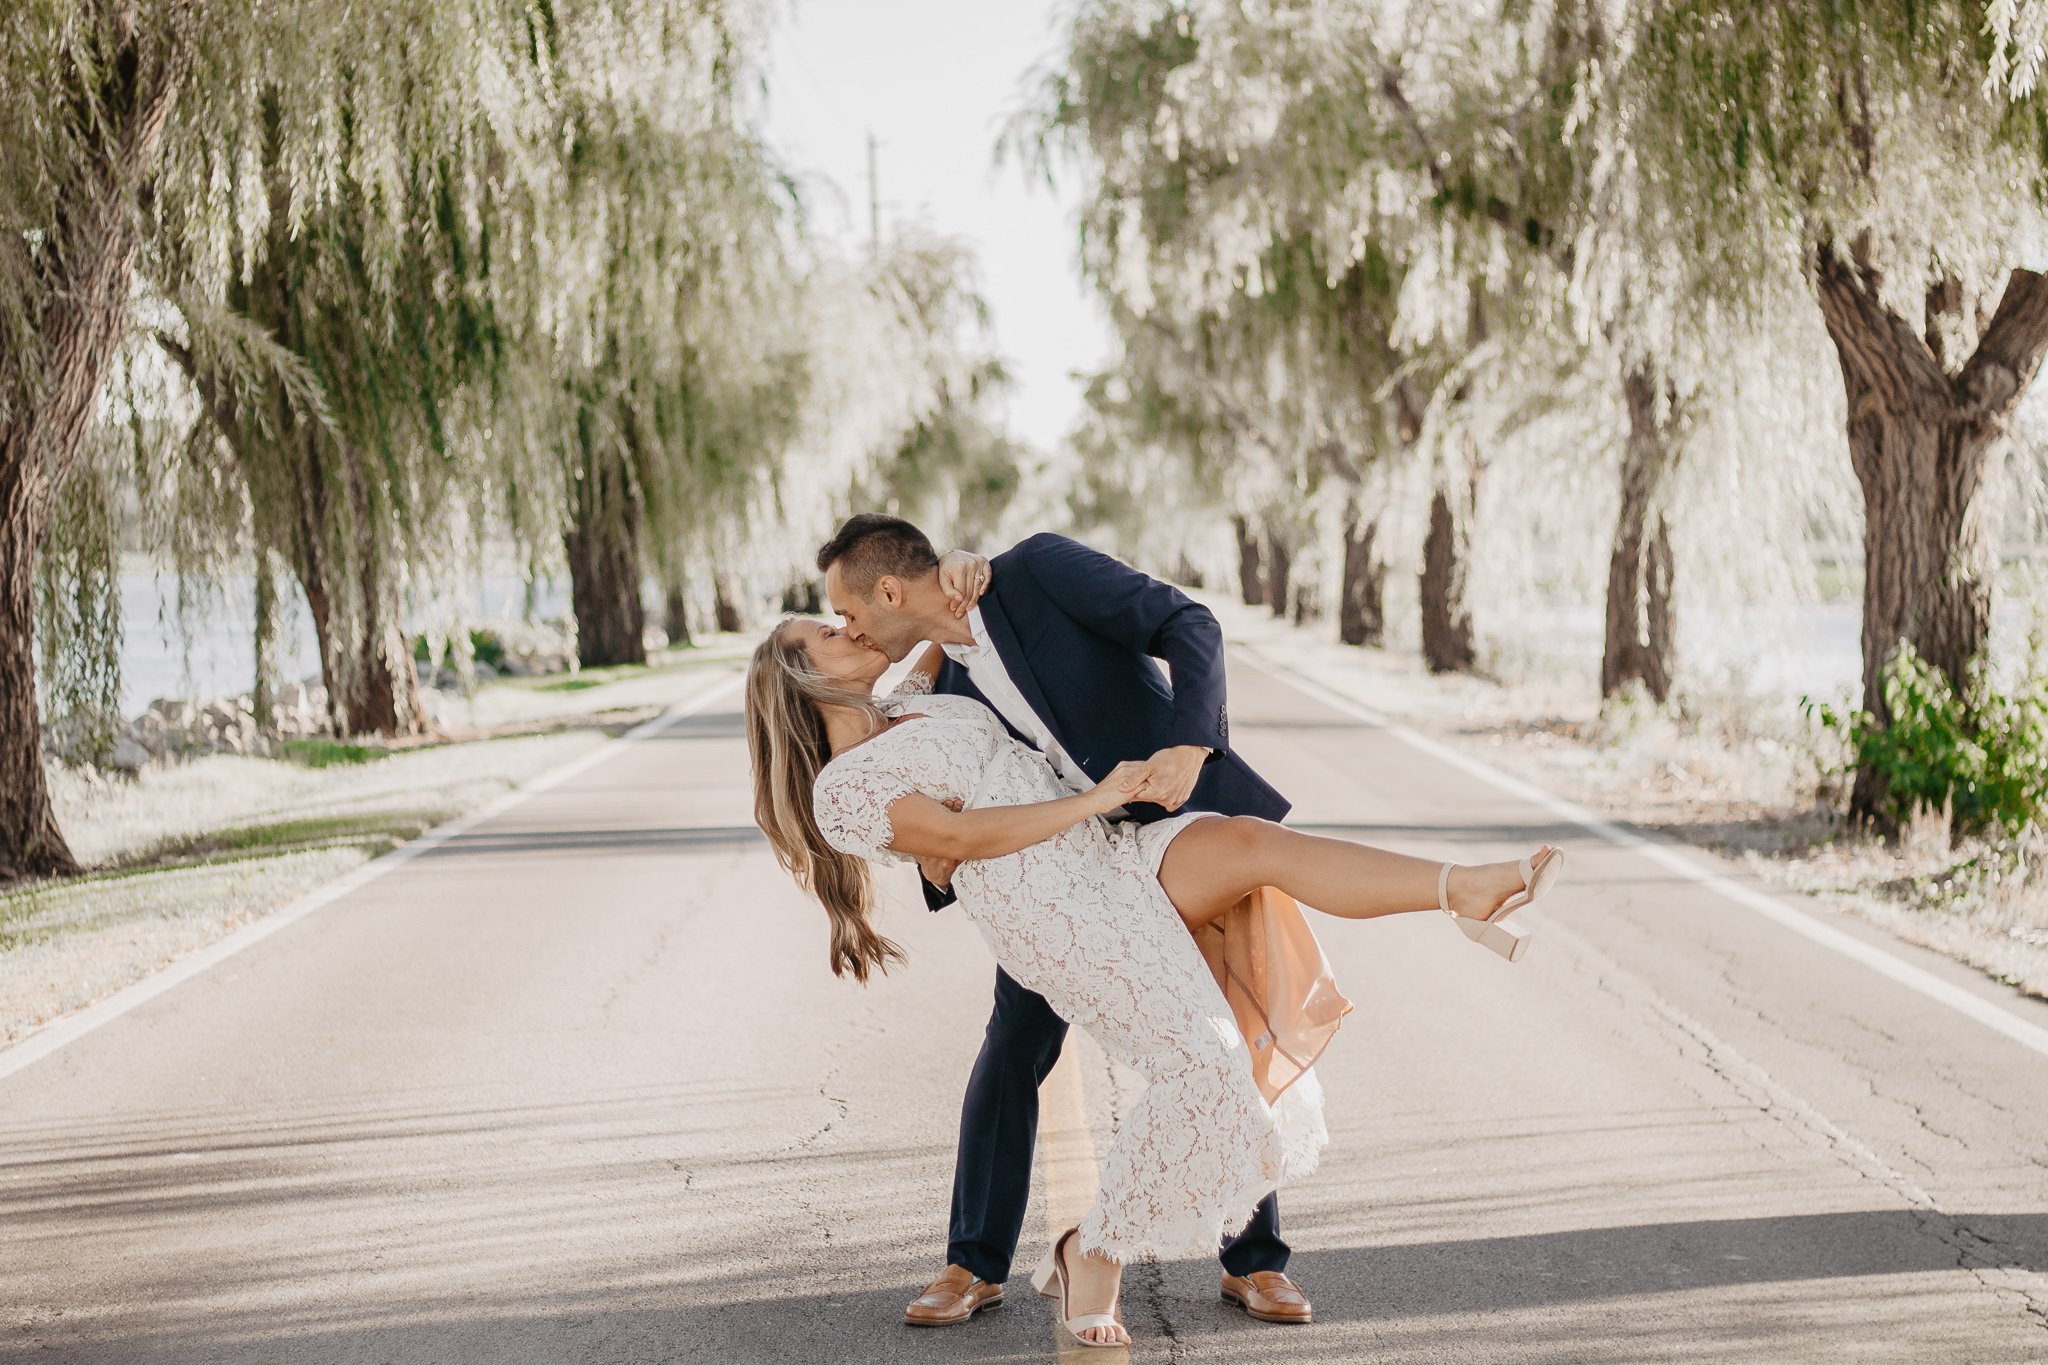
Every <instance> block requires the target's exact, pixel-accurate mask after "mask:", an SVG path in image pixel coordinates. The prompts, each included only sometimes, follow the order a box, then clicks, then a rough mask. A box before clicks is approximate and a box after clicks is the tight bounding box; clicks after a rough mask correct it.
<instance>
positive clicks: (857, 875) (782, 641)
mask: <svg viewBox="0 0 2048 1365" xmlns="http://www.w3.org/2000/svg"><path fill="white" fill-rule="evenodd" d="M801 619H802V618H800V617H796V616H785V617H784V618H782V621H781V622H780V623H779V624H778V625H777V626H776V627H775V629H774V630H772V631H770V632H769V634H768V638H767V639H765V640H763V641H762V642H761V646H760V648H758V649H756V650H755V651H754V661H753V663H752V664H750V665H749V666H748V668H747V751H748V753H749V755H750V756H751V757H752V759H753V764H754V822H755V823H756V824H758V825H760V826H761V832H762V833H764V834H766V835H767V836H768V844H769V847H771V848H773V849H774V850H775V860H776V861H777V862H779V863H781V864H782V866H783V868H784V869H785V870H787V871H788V873H789V874H790V875H791V876H792V877H795V878H796V881H797V885H799V886H801V887H802V888H803V889H804V890H806V891H808V892H810V893H811V894H812V895H814V896H816V897H817V898H818V899H819V900H820V901H821V902H823V903H824V906H825V913H826V914H827V915H828V916H830V917H831V920H832V974H833V975H834V976H845V975H847V974H848V973H852V975H853V979H854V980H856V981H858V982H860V983H861V984H862V985H866V984H867V979H868V973H869V971H871V970H873V971H880V972H882V973H884V974H885V975H886V974H887V972H888V970H889V964H890V963H892V962H903V961H906V960H907V959H906V958H905V957H904V956H903V950H902V949H901V948H899V947H897V946H896V945H895V944H894V943H891V942H890V941H889V940H888V939H886V938H883V937H882V936H881V935H880V934H878V933H876V932H875V926H874V924H873V923H872V922H871V921H872V917H873V914H874V909H875V886H874V879H873V878H872V876H870V874H869V870H868V862H867V859H865V858H860V857H856V856H854V855H853V854H851V853H841V852H840V851H839V850H838V849H836V848H834V847H832V845H830V844H828V843H826V842H825V836H824V835H823V834H821V833H820V832H819V831H818V820H817V816H816V814H815V813H814V812H813V810H812V808H811V784H812V783H813V782H815V781H817V779H818V772H819V770H820V769H822V768H823V767H824V766H825V765H826V764H827V763H828V762H830V761H831V759H832V745H831V742H830V741H829V740H828V739H827V738H826V734H825V713H824V711H823V709H822V708H823V707H825V706H850V707H853V708H854V709H856V710H860V711H865V712H867V713H868V716H869V718H870V719H871V720H872V721H873V722H874V724H875V725H876V727H878V728H879V727H880V726H882V725H884V724H886V723H887V721H888V717H887V716H886V715H885V714H884V713H883V711H882V708H881V707H880V706H878V705H876V704H875V700H874V698H873V697H870V696H869V695H867V694H866V693H864V692H859V691H856V690H854V689H852V688H849V687H847V686H846V685H845V684H843V683H841V682H839V681H838V680H836V679H834V678H831V677H828V676H827V675H826V674H824V673H821V672H819V671H818V668H817V666H816V665H815V664H813V663H812V662H811V656H810V655H809V654H807V653H805V651H804V647H803V645H802V644H801V643H800V642H798V641H796V640H792V639H788V638H786V636H787V633H788V629H789V626H790V624H791V623H792V622H795V621H798V620H801Z"/></svg>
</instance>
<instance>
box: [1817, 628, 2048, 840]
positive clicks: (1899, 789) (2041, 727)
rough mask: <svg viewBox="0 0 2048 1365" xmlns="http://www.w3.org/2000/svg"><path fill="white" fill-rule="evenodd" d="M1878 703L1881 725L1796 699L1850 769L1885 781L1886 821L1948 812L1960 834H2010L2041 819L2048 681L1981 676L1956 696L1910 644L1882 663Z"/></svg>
mask: <svg viewBox="0 0 2048 1365" xmlns="http://www.w3.org/2000/svg"><path fill="white" fill-rule="evenodd" d="M1885 702H1886V705H1888V706H1889V707H1890V709H1891V713H1892V723H1891V724H1890V725H1888V726H1879V725H1877V724H1876V723H1875V719H1874V717H1872V716H1871V715H1870V714H1869V713H1868V712H1862V713H1857V714H1853V715H1852V714H1847V713H1844V712H1840V711H1837V710H1835V709H1834V708H1833V707H1831V706H1829V705H1827V704H1826V703H1819V702H1814V701H1812V700H1810V699H1803V700H1802V703H1801V704H1802V705H1803V706H1804V707H1805V709H1806V712H1807V714H1808V715H1809V716H1810V717H1812V718H1813V719H1815V720H1817V721H1819V723H1820V724H1821V725H1822V726H1823V727H1825V728H1827V729H1829V730H1832V731H1834V732H1835V733H1837V734H1839V735H1840V736H1841V737H1842V738H1843V740H1844V741H1845V743H1846V746H1847V749H1848V752H1849V754H1850V756H1851V758H1850V763H1849V765H1848V766H1849V769H1850V770H1851V771H1854V770H1855V769H1858V768H1868V769H1870V770H1872V771H1874V772H1876V773H1877V774H1878V775H1879V776H1880V777H1881V778H1882V779H1883V781H1884V784H1885V790H1886V801H1887V807H1888V813H1889V814H1890V815H1891V816H1892V818H1893V819H1895V820H1898V821H1901V822H1904V821H1906V820H1908V819H1910V818H1911V816H1912V815H1913V813H1914V812H1915V811H1918V810H1923V809H1924V810H1936V811H1939V810H1947V811H1948V812H1949V814H1950V819H1951V821H1952V822H1953V827H1954V828H1955V829H1956V830H1957V831H1958V832H1959V833H1970V834H1977V833H1985V832H1989V831H1994V830H1995V831H1999V832H2002V833H2004V834H2005V835H2007V836H2012V835H2016V834H2018V833H2019V832H2020V831H2021V830H2022V829H2025V828H2027V827H2028V826H2030V825H2035V824H2038V823H2039V822H2040V820H2041V816H2042V812H2043V810H2044V809H2048V678H2041V677H2035V678H2031V679H2029V681H2028V682H2027V684H2026V685H2025V686H2024V687H2022V688H2019V689H2017V690H2015V691H2011V692H2007V691H2004V690H2002V689H1998V688H1994V687H1990V686H1986V685H1984V683H1983V680H1982V679H1981V678H1980V679H1978V685H1977V686H1976V687H1974V688H1973V689H1971V695H1968V696H1964V695H1959V694H1958V693H1957V691H1956V689H1955V688H1954V687H1953V686H1952V685H1951V684H1950V682H1949V680H1948V678H1947V676H1946V675H1945V674H1943V673H1942V672H1941V670H1939V669H1937V668H1935V667H1933V666H1932V665H1930V664H1929V663H1927V661H1926V660H1924V659H1922V658H1921V657H1920V656H1919V654H1918V653H1917V652H1915V650H1914V649H1913V647H1912V646H1911V645H1910V644H1907V645H1902V646H1900V649H1899V652H1898V653H1897V654H1896V655H1894V656H1893V658H1892V660H1891V662H1890V663H1888V664H1887V665H1886V666H1885Z"/></svg>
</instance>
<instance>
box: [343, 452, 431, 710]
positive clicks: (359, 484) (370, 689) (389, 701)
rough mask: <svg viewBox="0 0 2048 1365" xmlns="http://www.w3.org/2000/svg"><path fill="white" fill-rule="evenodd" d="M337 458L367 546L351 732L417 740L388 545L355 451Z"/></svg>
mask: <svg viewBox="0 0 2048 1365" xmlns="http://www.w3.org/2000/svg"><path fill="white" fill-rule="evenodd" d="M335 454H336V455H337V456H338V457H339V458H340V459H341V460H342V461H344V462H345V464H346V467H347V470H348V488H349V500H350V502H351V503H352V504H353V505H354V508H355V515H356V525H357V526H359V527H361V528H363V531H364V542H363V545H362V546H361V548H360V551H359V553H360V554H361V556H362V558H361V559H360V560H359V561H358V562H357V566H356V569H357V572H356V584H357V590H358V591H359V592H360V593H361V594H362V614H363V621H362V636H361V638H360V639H359V640H357V641H355V642H354V643H355V648H354V650H353V651H352V653H353V654H354V656H355V657H354V667H353V668H351V669H350V670H349V673H350V681H351V683H352V686H351V687H350V688H349V693H348V731H349V733H350V734H352V735H415V734H418V733H419V732H420V728H421V727H420V698H419V673H418V671H417V670H416V669H415V668H414V667H413V658H412V648H411V646H410V645H409V644H408V642H407V641H406V638H405V631H404V629H403V626H402V622H401V620H400V607H399V602H398V599H397V594H396V593H395V592H394V591H392V590H390V589H388V588H387V587H386V586H385V584H386V578H385V575H384V564H383V554H384V545H383V543H382V541H380V540H379V538H378V536H377V534H376V530H375V526H374V516H375V513H374V511H373V510H372V508H371V507H370V499H369V492H368V490H367V489H366V488H364V486H363V471H362V465H361V463H360V462H359V461H358V459H357V458H356V452H355V451H354V450H350V449H347V448H339V449H337V450H336V452H335Z"/></svg>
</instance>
